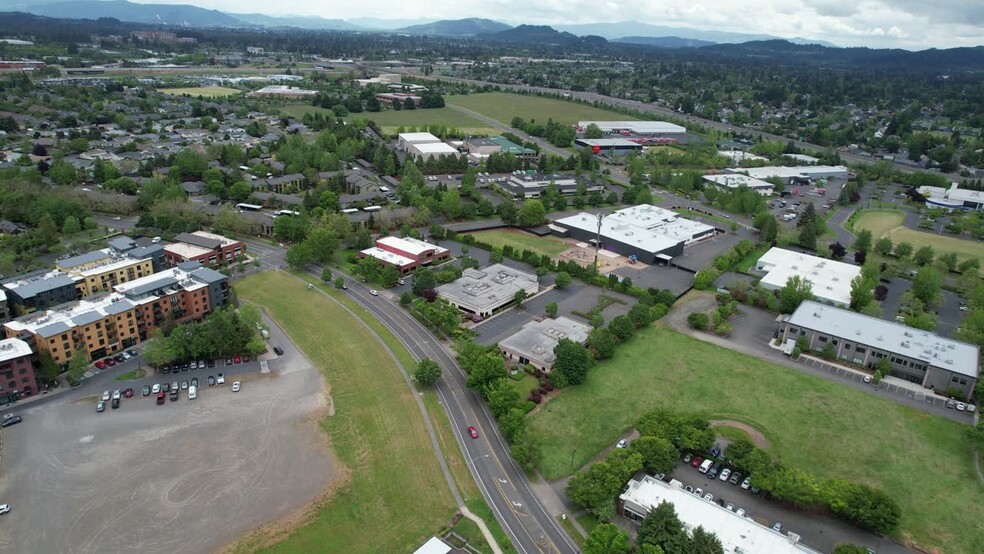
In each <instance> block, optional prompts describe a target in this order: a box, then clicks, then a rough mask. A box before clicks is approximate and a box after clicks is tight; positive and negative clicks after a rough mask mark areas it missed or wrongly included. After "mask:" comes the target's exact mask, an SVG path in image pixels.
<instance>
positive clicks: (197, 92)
mask: <svg viewBox="0 0 984 554" xmlns="http://www.w3.org/2000/svg"><path fill="white" fill-rule="evenodd" d="M157 92H161V93H164V94H173V95H183V94H187V95H189V96H192V97H195V98H197V97H199V96H203V97H205V98H224V97H226V96H232V95H234V94H242V92H243V91H241V90H239V89H234V88H226V87H187V88H162V89H157Z"/></svg>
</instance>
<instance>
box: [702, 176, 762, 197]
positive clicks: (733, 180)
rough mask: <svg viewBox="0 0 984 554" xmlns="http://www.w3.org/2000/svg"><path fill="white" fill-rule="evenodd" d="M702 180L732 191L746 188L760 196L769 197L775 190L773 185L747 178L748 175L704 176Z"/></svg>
mask: <svg viewBox="0 0 984 554" xmlns="http://www.w3.org/2000/svg"><path fill="white" fill-rule="evenodd" d="M704 180H705V181H707V182H708V183H713V184H715V185H717V186H719V187H721V188H725V189H729V190H734V189H737V188H739V187H747V188H750V189H752V190H754V191H755V192H757V193H759V194H761V195H762V196H770V195H771V194H772V192H773V189H774V188H775V187H774V185H773V184H772V183H770V182H768V181H762V180H760V179H755V178H754V177H749V176H748V175H740V174H734V173H723V174H720V175H704Z"/></svg>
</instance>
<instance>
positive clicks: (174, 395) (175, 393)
mask: <svg viewBox="0 0 984 554" xmlns="http://www.w3.org/2000/svg"><path fill="white" fill-rule="evenodd" d="M177 401H178V389H171V402H177Z"/></svg>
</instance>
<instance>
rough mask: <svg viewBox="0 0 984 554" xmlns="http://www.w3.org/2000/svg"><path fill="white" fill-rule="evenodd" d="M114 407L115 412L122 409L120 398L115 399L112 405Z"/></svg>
mask: <svg viewBox="0 0 984 554" xmlns="http://www.w3.org/2000/svg"><path fill="white" fill-rule="evenodd" d="M112 406H113V409H114V410H115V409H116V408H119V407H120V399H119V398H114V399H113V403H112Z"/></svg>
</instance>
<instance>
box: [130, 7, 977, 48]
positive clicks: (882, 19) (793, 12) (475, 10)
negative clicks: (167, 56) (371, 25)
mask: <svg viewBox="0 0 984 554" xmlns="http://www.w3.org/2000/svg"><path fill="white" fill-rule="evenodd" d="M132 1H137V2H141V3H165V4H192V5H196V6H200V7H203V8H213V9H218V10H222V11H225V12H229V13H265V14H268V15H274V16H276V15H319V16H322V17H325V18H330V19H350V18H355V17H374V18H381V19H418V18H420V19H423V18H427V19H460V18H464V17H482V18H488V19H494V20H497V21H503V22H506V23H510V24H513V25H516V24H520V23H529V24H539V25H555V24H556V25H563V24H578V23H598V22H616V21H636V22H644V23H649V24H652V25H662V26H671V27H690V28H695V29H703V30H721V31H731V32H741V33H754V34H769V35H773V36H779V37H790V38H791V37H802V38H807V39H814V40H824V41H828V42H831V43H834V44H836V45H838V46H871V47H877V48H905V49H909V50H923V49H926V48H934V47H935V48H949V47H955V46H978V45H982V44H984V0H754V1H750V0H537V1H536V2H530V1H528V0H480V1H474V2H466V1H464V0H425V1H419V0H418V1H414V0H374V1H372V2H364V3H349V2H339V1H337V0H292V1H291V2H290V3H289V4H288V5H289V8H286V7H285V8H284V11H282V12H279V13H278V12H276V11H274V10H273V6H276V5H277V4H274V3H271V2H269V0H132Z"/></svg>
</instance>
